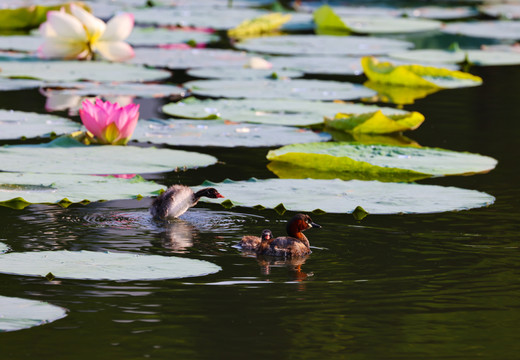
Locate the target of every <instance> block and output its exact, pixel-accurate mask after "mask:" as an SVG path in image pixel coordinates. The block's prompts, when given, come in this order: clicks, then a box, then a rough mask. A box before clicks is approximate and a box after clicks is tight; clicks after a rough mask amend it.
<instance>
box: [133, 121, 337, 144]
mask: <svg viewBox="0 0 520 360" xmlns="http://www.w3.org/2000/svg"><path fill="white" fill-rule="evenodd" d="M133 138H134V139H137V140H139V141H141V142H145V141H150V142H154V143H166V144H171V145H179V146H181V145H186V146H222V147H236V146H247V147H261V146H279V145H286V144H292V143H295V142H299V143H306V142H314V141H327V140H330V135H329V134H326V133H321V134H317V133H315V132H312V131H310V130H302V129H297V128H294V127H286V126H278V125H263V124H243V123H229V122H225V121H222V120H213V121H208V120H173V119H171V120H140V121H139V122H138V124H137V128H136V130H135V132H134V135H133Z"/></svg>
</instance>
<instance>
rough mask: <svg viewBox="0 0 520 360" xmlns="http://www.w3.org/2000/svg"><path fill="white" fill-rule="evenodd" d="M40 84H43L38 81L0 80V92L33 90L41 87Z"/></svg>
mask: <svg viewBox="0 0 520 360" xmlns="http://www.w3.org/2000/svg"><path fill="white" fill-rule="evenodd" d="M42 84H43V82H42V81H40V80H28V79H4V78H0V91H13V90H23V89H34V88H37V87H40V86H42Z"/></svg>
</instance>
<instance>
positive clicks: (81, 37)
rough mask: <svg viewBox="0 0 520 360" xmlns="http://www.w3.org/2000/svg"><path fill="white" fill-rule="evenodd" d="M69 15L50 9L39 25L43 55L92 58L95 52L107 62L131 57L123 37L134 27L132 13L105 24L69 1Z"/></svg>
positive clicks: (62, 57) (129, 49) (132, 51)
mask: <svg viewBox="0 0 520 360" xmlns="http://www.w3.org/2000/svg"><path fill="white" fill-rule="evenodd" d="M70 10H71V12H72V15H70V14H67V13H66V12H65V10H64V9H63V8H62V9H61V11H49V12H48V13H47V21H46V22H44V23H43V24H42V25H41V26H40V33H41V34H42V36H43V37H44V38H45V42H44V43H43V44H42V45H41V46H40V48H39V49H38V54H39V56H40V57H42V58H53V59H56V58H60V59H91V58H93V57H94V56H95V55H96V54H99V55H101V57H102V58H104V59H106V60H110V61H122V60H126V59H129V58H131V57H133V56H134V50H133V49H132V47H131V46H130V45H128V44H127V43H126V42H124V41H123V40H124V39H126V38H127V37H128V36H129V35H130V33H131V32H132V29H133V27H134V16H133V15H132V14H128V13H124V14H120V15H117V16H114V17H113V18H112V19H110V20H109V21H108V23H106V24H105V23H104V22H103V21H102V20H100V19H98V18H97V17H95V16H94V15H92V14H90V13H89V12H88V11H86V10H84V9H83V8H81V7H79V6H77V5H74V4H71V6H70Z"/></svg>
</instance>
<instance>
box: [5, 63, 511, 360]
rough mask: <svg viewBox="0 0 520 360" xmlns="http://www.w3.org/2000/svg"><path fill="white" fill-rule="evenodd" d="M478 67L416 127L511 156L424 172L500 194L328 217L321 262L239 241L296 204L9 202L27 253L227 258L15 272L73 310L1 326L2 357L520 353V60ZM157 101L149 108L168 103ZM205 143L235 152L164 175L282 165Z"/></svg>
mask: <svg viewBox="0 0 520 360" xmlns="http://www.w3.org/2000/svg"><path fill="white" fill-rule="evenodd" d="M470 70H471V72H472V73H474V74H477V75H480V76H482V77H483V78H484V84H483V85H482V86H480V87H477V88H471V89H458V90H445V91H441V92H438V93H436V94H433V95H430V96H428V97H427V98H426V99H422V100H418V101H417V102H416V103H415V104H413V105H410V106H407V107H406V109H409V110H415V111H420V112H422V113H423V114H424V115H425V117H426V121H425V123H424V124H423V125H422V126H421V127H420V128H419V129H418V130H417V131H415V132H413V133H410V134H407V135H408V136H409V137H411V138H413V139H414V140H416V141H417V142H419V143H420V144H421V145H424V146H435V147H442V148H446V149H451V150H459V151H470V152H476V153H481V154H484V155H489V156H492V157H495V158H496V159H498V161H499V163H498V166H497V168H496V169H495V170H493V171H491V172H490V173H488V174H481V175H474V176H467V177H462V176H461V177H448V178H439V179H430V180H427V181H421V183H429V184H439V185H445V186H457V187H462V188H468V189H475V190H479V191H485V192H487V193H489V194H492V195H493V196H495V197H496V202H495V204H493V205H492V206H490V207H488V208H482V209H475V210H469V211H461V212H448V213H441V214H426V215H392V216H368V217H367V218H366V219H364V220H363V221H362V222H356V221H355V220H354V219H353V218H352V216H350V215H337V214H324V215H313V220H314V221H315V222H317V223H319V224H321V225H322V226H323V228H322V229H312V230H309V231H308V233H307V235H308V237H309V239H310V240H311V244H312V245H313V246H314V247H315V248H314V249H313V253H312V254H311V255H310V256H309V257H308V259H307V260H306V262H305V264H304V265H303V266H302V270H303V272H304V273H305V274H306V275H302V274H298V273H296V272H295V271H294V269H293V264H272V265H270V266H266V265H265V264H259V263H258V262H257V260H256V259H255V258H251V257H244V256H242V255H241V254H240V252H239V251H238V250H237V249H236V248H234V247H233V246H234V245H235V244H236V243H237V242H238V241H239V240H240V238H241V236H242V235H244V234H259V233H260V232H261V230H262V229H264V228H266V227H269V228H271V229H272V230H273V232H275V234H280V233H282V232H283V229H284V228H285V221H286V220H287V219H288V218H290V217H291V216H292V213H286V214H284V215H279V214H277V213H276V212H275V211H271V210H264V211H257V210H252V209H244V208H233V209H230V210H225V209H223V208H222V207H220V206H218V205H208V204H204V203H201V204H199V206H198V207H197V208H194V209H192V210H190V211H189V212H188V213H187V214H185V215H184V216H183V218H182V219H181V220H179V221H176V222H174V223H172V224H170V225H169V226H166V227H161V226H158V225H156V224H154V223H153V222H152V221H151V220H150V217H149V215H148V212H147V207H148V206H149V204H150V199H144V200H142V201H120V202H107V203H97V204H90V205H88V206H83V205H73V206H71V207H69V208H67V209H63V208H60V207H57V206H41V205H33V206H29V207H27V208H26V209H24V210H13V209H9V208H4V207H0V242H3V243H6V244H8V245H9V246H10V247H11V249H13V250H14V251H40V250H60V249H67V250H95V251H107V250H110V251H126V252H141V253H148V254H161V255H172V254H175V255H176V256H185V257H190V258H197V259H205V260H209V261H211V262H213V263H216V264H218V265H220V266H221V267H222V269H223V270H222V271H221V272H218V273H216V274H214V275H209V276H205V277H199V278H191V279H180V280H161V281H138V282H112V281H79V280H62V281H54V282H50V281H48V280H46V279H42V278H33V277H24V276H14V275H4V274H0V290H1V294H2V295H4V296H13V297H23V298H29V299H38V300H44V301H48V302H50V303H52V304H55V305H59V306H62V307H65V308H67V309H68V310H69V313H68V316H67V317H65V318H63V319H61V320H58V321H56V322H53V323H51V324H47V325H44V326H39V327H34V328H31V329H28V330H22V331H15V332H9V333H2V334H0V359H13V360H14V359H146V358H152V359H153V358H155V359H215V358H216V359H244V358H246V359H263V358H269V359H322V358H323V359H518V357H519V355H518V354H519V353H520V341H519V340H520V339H519V337H520V336H519V335H518V333H519V332H518V328H519V326H518V324H519V323H520V300H519V299H520V280H519V278H520V267H519V266H518V255H519V247H518V246H519V240H520V239H519V234H520V226H519V221H518V220H519V218H520V203H519V195H520V191H519V183H520V171H519V168H518V165H519V151H518V146H519V144H520V142H519V140H518V139H519V136H520V110H519V109H520V107H519V94H520V85H519V84H520V67H488V68H472V69H470ZM357 81H358V82H362V81H363V79H362V78H358V79H357ZM44 101H45V100H44V98H43V97H42V96H41V95H39V93H38V92H37V91H22V92H5V93H2V97H1V98H0V108H4V109H14V110H24V111H37V112H44V110H43V109H44ZM141 104H142V106H143V111H142V114H143V115H142V117H143V118H146V117H149V116H152V115H157V114H158V111H157V109H158V107H159V106H160V105H161V104H160V102H159V101H158V100H153V101H141ZM192 150H196V151H200V152H205V153H208V154H212V155H215V156H217V157H218V158H219V160H221V161H222V162H223V164H218V165H214V166H211V167H208V168H205V169H199V170H190V171H187V172H179V173H169V174H161V175H154V176H149V178H150V179H154V180H156V181H158V182H161V183H164V184H167V185H170V184H173V183H184V184H188V185H198V184H200V183H202V181H204V180H205V179H209V180H212V181H221V180H223V179H225V178H231V179H234V180H241V179H247V178H249V177H252V176H254V177H257V178H270V177H274V175H273V174H272V173H271V172H270V171H269V170H267V168H266V165H267V161H266V160H265V154H266V153H267V150H268V149H267V148H257V149H224V150H223V149H218V148H202V149H201V148H192ZM261 196H262V194H258V197H259V198H261ZM308 196H312V193H310V194H309V195H308Z"/></svg>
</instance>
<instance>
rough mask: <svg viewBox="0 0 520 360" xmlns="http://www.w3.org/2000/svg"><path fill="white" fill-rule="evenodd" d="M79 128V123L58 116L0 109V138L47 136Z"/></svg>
mask: <svg viewBox="0 0 520 360" xmlns="http://www.w3.org/2000/svg"><path fill="white" fill-rule="evenodd" d="M80 128H81V125H80V124H78V123H75V122H73V121H71V120H69V119H66V118H62V117H58V116H53V115H45V114H37V113H28V112H23V111H13V110H0V139H2V140H5V139H20V138H33V137H37V136H49V135H50V134H51V133H55V134H64V133H69V132H73V131H77V130H79V129H80Z"/></svg>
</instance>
